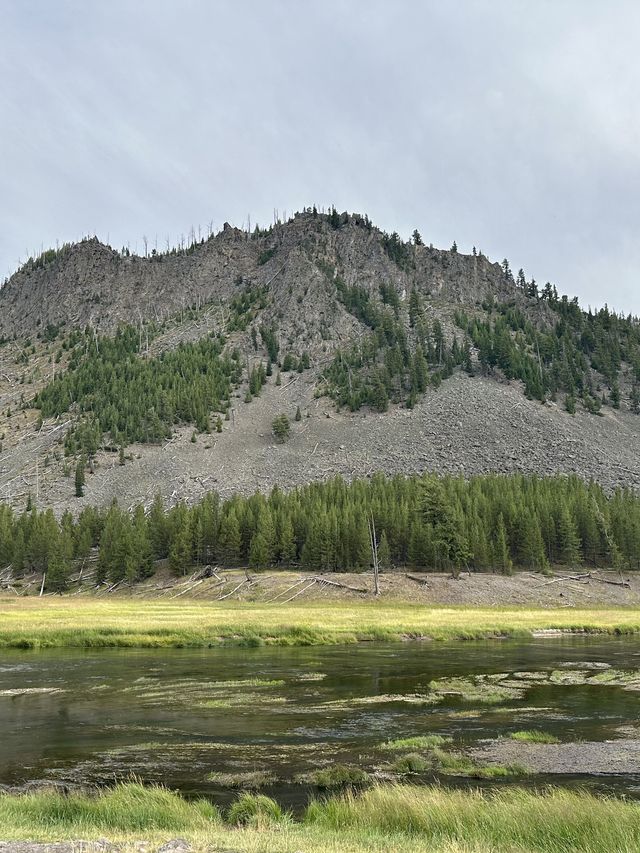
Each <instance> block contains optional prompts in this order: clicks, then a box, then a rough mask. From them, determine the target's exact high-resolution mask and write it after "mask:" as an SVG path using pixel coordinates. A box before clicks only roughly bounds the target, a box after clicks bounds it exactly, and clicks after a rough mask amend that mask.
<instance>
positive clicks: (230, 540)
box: [218, 508, 242, 565]
mask: <svg viewBox="0 0 640 853" xmlns="http://www.w3.org/2000/svg"><path fill="white" fill-rule="evenodd" d="M241 546H242V538H241V536H240V524H239V523H238V516H237V514H236V512H235V509H233V508H232V509H230V510H229V512H228V513H226V514H225V515H223V516H222V519H221V521H220V533H219V536H218V551H219V553H220V558H221V560H222V561H223V562H224V563H225V564H227V565H234V564H235V563H237V562H238V560H239V559H240V549H241Z"/></svg>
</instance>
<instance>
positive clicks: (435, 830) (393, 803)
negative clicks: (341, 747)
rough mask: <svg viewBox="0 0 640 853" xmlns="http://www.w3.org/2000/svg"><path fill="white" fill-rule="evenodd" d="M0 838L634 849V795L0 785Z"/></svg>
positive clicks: (639, 830) (223, 845) (538, 850)
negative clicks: (278, 798) (205, 792)
mask: <svg viewBox="0 0 640 853" xmlns="http://www.w3.org/2000/svg"><path fill="white" fill-rule="evenodd" d="M0 827H1V828H2V830H1V832H2V838H3V840H7V841H11V840H21V839H22V840H24V839H33V840H39V841H52V840H65V839H75V840H77V839H80V838H86V839H95V838H100V837H107V838H108V839H110V840H111V841H114V842H116V843H119V844H120V845H122V849H123V850H125V851H126V850H129V849H131V850H133V849H135V848H134V844H135V842H136V841H138V842H139V840H140V839H142V838H144V839H145V840H146V841H147V842H148V844H149V848H150V849H155V848H156V847H157V846H159V844H161V843H163V841H166V840H167V839H169V838H172V837H175V836H176V834H180V836H181V837H184V838H186V839H187V840H188V841H189V843H190V844H191V845H192V846H193V848H194V850H196V851H200V850H202V851H204V850H212V849H224V850H229V851H231V850H233V851H237V853H294V851H297V850H304V851H305V853H379V851H381V850H393V851H394V853H424V851H426V850H428V851H430V853H578V851H579V853H603V851H612V853H613V851H615V853H637V851H638V850H640V804H638V803H635V802H631V801H626V800H622V799H615V798H606V797H596V796H594V795H592V794H590V793H586V792H579V791H566V790H559V789H546V790H542V791H529V790H525V789H522V788H510V789H508V790H502V791H499V792H492V793H491V792H490V793H488V792H481V791H468V790H467V791H462V790H448V789H446V788H442V787H439V786H428V787H420V786H415V785H411V786H410V785H384V786H376V787H373V788H370V789H368V790H366V791H364V792H361V793H359V794H354V793H353V792H347V793H345V794H342V795H340V796H337V797H333V798H331V799H323V800H321V801H316V802H312V803H311V804H310V806H309V807H308V808H307V810H306V812H305V813H304V814H303V815H302V816H301V817H300V818H299V819H298V820H294V819H293V818H292V817H291V816H290V815H288V814H286V813H284V812H283V811H282V809H281V807H280V806H279V805H278V803H276V802H275V801H274V800H272V799H270V798H269V797H264V796H262V795H257V794H244V795H242V796H241V797H240V798H239V799H238V800H237V801H236V802H235V803H234V804H232V806H231V807H230V808H229V810H228V812H227V814H226V816H225V820H224V821H223V820H222V818H221V817H220V815H219V813H218V812H217V810H216V809H215V808H214V807H213V806H211V805H210V804H208V803H205V802H202V801H198V802H192V803H187V802H186V801H185V800H183V799H182V798H181V797H179V796H178V795H176V794H172V793H170V792H168V791H165V790H164V789H161V788H143V787H142V786H140V785H137V784H129V785H120V786H118V787H116V788H115V789H114V790H112V791H109V792H105V793H102V794H100V795H98V796H88V795H80V794H71V795H68V796H65V795H63V794H60V793H58V792H40V793H33V794H27V795H22V796H13V795H7V796H3V797H0Z"/></svg>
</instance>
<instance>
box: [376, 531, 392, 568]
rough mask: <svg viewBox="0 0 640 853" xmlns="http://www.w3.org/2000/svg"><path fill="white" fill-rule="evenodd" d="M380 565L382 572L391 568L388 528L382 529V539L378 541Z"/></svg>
mask: <svg viewBox="0 0 640 853" xmlns="http://www.w3.org/2000/svg"><path fill="white" fill-rule="evenodd" d="M378 565H379V566H380V571H382V572H384V571H388V570H389V569H390V568H391V549H390V548H389V540H388V539H387V532H386V530H383V531H382V533H381V534H380V541H379V542H378Z"/></svg>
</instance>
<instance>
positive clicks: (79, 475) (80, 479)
mask: <svg viewBox="0 0 640 853" xmlns="http://www.w3.org/2000/svg"><path fill="white" fill-rule="evenodd" d="M84 466H85V462H84V459H79V460H78V464H77V465H76V479H75V485H76V497H77V498H81V497H82V496H83V495H84Z"/></svg>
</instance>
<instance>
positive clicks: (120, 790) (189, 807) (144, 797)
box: [0, 783, 221, 838]
mask: <svg viewBox="0 0 640 853" xmlns="http://www.w3.org/2000/svg"><path fill="white" fill-rule="evenodd" d="M220 820H221V818H220V813H219V811H218V810H217V809H216V807H215V806H213V805H211V803H209V802H207V801H206V800H197V801H195V802H187V801H186V800H184V799H182V797H180V796H179V795H178V794H174V793H172V792H171V791H167V790H165V789H164V788H155V787H154V788H146V787H144V786H142V785H139V784H137V783H129V784H126V785H118V786H116V787H115V788H113V789H112V790H109V791H106V792H105V793H103V794H101V795H100V796H87V795H80V794H72V795H70V796H64V795H62V794H60V793H58V792H57V791H53V790H51V791H41V792H37V793H32V794H23V795H22V796H17V797H1V798H0V827H2V830H0V831H2V832H3V831H4V829H5V827H7V828H9V827H11V830H12V832H13V833H16V832H19V831H20V830H24V831H26V832H28V833H32V834H33V835H34V836H37V837H40V835H41V834H42V833H46V832H47V831H48V830H49V829H51V828H52V827H59V828H60V829H61V830H63V829H64V831H65V833H70V834H71V835H73V834H77V837H78V838H82V836H83V833H84V832H85V831H90V830H92V829H96V828H98V827H99V828H100V830H101V831H103V832H107V833H116V834H120V833H129V832H148V831H155V830H162V831H167V832H180V831H183V830H187V829H190V830H196V831H197V830H204V829H208V828H209V827H210V826H211V824H215V823H219V822H220Z"/></svg>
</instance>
